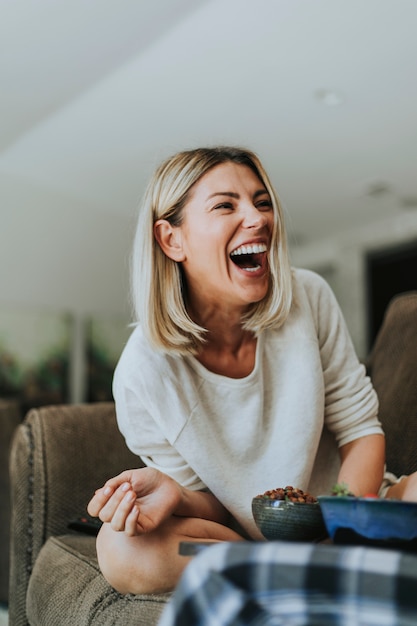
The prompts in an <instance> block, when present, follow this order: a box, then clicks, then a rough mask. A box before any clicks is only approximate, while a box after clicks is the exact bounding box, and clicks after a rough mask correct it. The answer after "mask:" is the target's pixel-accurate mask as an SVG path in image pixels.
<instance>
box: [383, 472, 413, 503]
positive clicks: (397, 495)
mask: <svg viewBox="0 0 417 626" xmlns="http://www.w3.org/2000/svg"><path fill="white" fill-rule="evenodd" d="M385 497H386V498H394V499H396V500H408V501H410V502H417V472H414V473H413V474H410V475H409V476H404V478H402V479H401V480H400V482H398V483H396V484H395V485H392V486H391V487H389V489H388V491H387V495H386V496H385Z"/></svg>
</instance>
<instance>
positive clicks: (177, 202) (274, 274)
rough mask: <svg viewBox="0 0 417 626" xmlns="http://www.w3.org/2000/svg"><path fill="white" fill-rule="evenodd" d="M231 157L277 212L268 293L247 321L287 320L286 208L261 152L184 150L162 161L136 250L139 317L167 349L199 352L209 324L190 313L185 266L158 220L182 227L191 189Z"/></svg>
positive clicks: (254, 327) (261, 325) (260, 324)
mask: <svg viewBox="0 0 417 626" xmlns="http://www.w3.org/2000/svg"><path fill="white" fill-rule="evenodd" d="M227 162H233V163H237V164H239V165H245V166H247V167H249V168H250V169H251V170H252V171H253V172H254V173H255V174H256V176H257V177H258V178H259V180H260V181H261V182H262V183H263V184H264V186H265V187H266V189H267V191H268V192H269V194H270V196H271V199H272V205H273V211H274V229H273V233H272V241H271V247H270V251H269V265H270V282H269V289H268V293H267V295H266V297H265V298H264V299H263V300H261V301H260V302H256V303H254V304H253V305H251V306H250V308H249V310H248V311H247V313H246V314H245V316H244V318H243V319H242V325H243V327H244V328H245V329H247V330H251V331H252V332H254V333H259V332H260V331H261V330H263V329H266V328H270V327H272V326H280V325H282V324H283V323H284V322H285V320H286V318H287V316H288V313H289V311H290V307H291V302H292V278H291V267H290V261H289V258H288V250H287V241H286V233H285V227H284V221H283V211H282V208H281V205H280V202H279V199H278V197H277V195H276V193H275V190H274V189H273V187H272V185H271V182H270V180H269V178H268V175H267V173H266V172H265V170H264V168H263V167H262V164H261V162H260V160H259V159H258V157H257V156H256V155H255V154H254V153H253V152H251V151H249V150H245V149H243V148H237V147H223V146H220V147H214V148H198V149H195V150H188V151H184V152H180V153H178V154H175V155H174V156H172V157H171V158H169V159H168V160H167V161H165V162H164V163H162V164H161V165H160V167H159V168H158V169H157V170H156V172H155V174H154V176H153V177H152V179H151V180H150V183H149V185H148V188H147V190H146V193H145V196H144V199H143V203H142V206H141V209H140V211H139V218H138V222H137V228H136V235H135V240H134V245H133V254H132V268H131V270H132V271H131V296H132V304H133V308H134V313H135V321H136V323H138V322H139V323H140V324H141V327H142V328H143V332H144V334H145V336H146V337H147V339H148V340H149V342H150V343H151V345H153V346H154V347H155V348H157V349H162V350H163V351H165V352H173V353H177V354H190V353H191V354H193V353H195V352H196V351H198V349H199V348H200V347H201V345H202V342H204V335H205V333H206V329H204V328H202V327H201V326H199V325H198V324H196V323H195V322H193V320H192V319H191V318H190V316H189V315H188V313H187V309H186V300H185V288H186V285H185V282H184V276H183V273H182V269H181V265H180V264H179V263H177V262H175V261H173V260H171V259H170V258H168V257H167V256H166V255H165V254H164V252H163V251H162V250H161V248H160V246H159V244H158V243H157V241H156V240H155V237H154V224H155V222H156V221H157V220H159V219H165V220H167V221H169V222H170V223H171V224H172V225H173V226H179V225H180V224H181V223H182V220H183V208H184V206H185V204H186V203H187V200H188V197H189V193H190V189H191V188H192V187H193V185H195V184H196V182H197V181H198V180H199V179H200V178H201V177H202V176H203V175H204V174H205V173H206V172H208V171H209V170H210V169H212V168H213V167H215V166H216V165H220V164H221V163H227Z"/></svg>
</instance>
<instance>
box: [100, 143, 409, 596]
mask: <svg viewBox="0 0 417 626" xmlns="http://www.w3.org/2000/svg"><path fill="white" fill-rule="evenodd" d="M132 289H133V299H134V305H135V311H136V316H137V320H138V324H137V326H136V328H135V330H134V332H133V333H132V335H131V337H130V339H129V341H128V344H127V345H126V347H125V350H124V352H123V354H122V356H121V359H120V362H119V364H118V366H117V369H116V372H115V378H114V397H115V402H116V412H117V419H118V423H119V427H120V430H121V432H122V433H123V435H124V436H125V438H126V441H127V444H128V446H129V447H130V448H131V449H132V450H133V451H134V452H135V453H137V454H138V455H140V456H141V458H142V459H143V461H144V462H145V464H146V466H147V467H146V468H143V469H136V470H134V469H133V470H128V471H126V472H123V473H122V474H121V475H120V476H117V477H115V478H112V479H111V480H109V481H108V482H107V483H106V485H104V487H102V488H100V489H98V490H97V492H96V493H95V495H94V497H93V498H92V500H91V502H90V504H89V512H90V514H92V515H98V516H99V517H100V519H101V520H102V521H103V522H104V524H103V526H102V529H101V531H100V533H99V536H98V539H97V551H98V558H99V563H100V567H101V569H102V571H103V574H104V576H105V577H106V578H107V580H108V581H109V582H110V584H112V585H113V586H114V587H115V588H116V589H118V590H119V591H120V592H122V593H126V592H131V593H144V592H157V591H164V590H168V589H172V588H173V587H174V586H175V584H176V582H177V580H178V578H179V576H180V574H181V572H182V570H183V568H184V567H185V565H186V564H187V560H188V559H187V558H185V557H183V556H179V555H178V544H179V542H180V541H183V540H200V541H221V540H227V541H235V540H236V541H238V540H242V539H244V538H252V539H261V536H260V534H259V532H258V531H257V529H256V526H255V524H254V522H253V519H252V515H251V510H250V505H251V499H252V497H253V496H254V495H257V494H258V493H263V492H264V491H266V490H267V489H271V488H275V487H277V486H284V485H286V484H293V485H294V486H297V487H300V488H302V489H304V490H308V491H310V492H312V493H316V494H318V493H326V492H328V491H329V489H330V487H331V485H332V484H333V483H335V482H337V481H338V482H345V483H347V484H348V485H349V488H350V490H351V491H352V492H353V493H355V494H358V495H360V494H364V493H368V492H377V491H378V490H379V489H380V487H381V484H382V482H383V476H384V449H385V448H384V435H383V432H382V429H381V426H380V423H379V421H378V418H377V408H378V407H377V398H376V395H375V392H374V390H373V388H372V385H371V383H370V381H369V379H368V378H367V377H366V375H365V372H364V368H363V366H362V365H360V364H359V362H358V360H357V357H356V356H355V354H354V350H353V347H352V344H351V341H350V338H349V336H348V333H347V330H346V327H345V324H344V321H343V319H342V316H341V313H340V311H339V308H338V306H337V304H336V301H335V299H334V296H333V294H332V292H331V291H330V289H329V288H328V286H327V285H326V283H325V282H324V281H323V280H322V279H321V278H320V277H319V276H317V275H316V274H314V273H312V272H309V271H306V270H292V269H291V267H290V263H289V259H288V253H287V245H286V236H285V229H284V224H283V214H282V209H281V207H280V204H279V201H278V199H277V197H276V194H275V192H274V190H273V187H272V185H271V183H270V181H269V179H268V176H267V174H266V172H265V170H264V169H263V167H262V165H261V163H260V161H259V159H258V158H257V157H256V156H255V155H254V154H253V153H251V152H249V151H247V150H242V149H238V148H223V147H220V148H209V149H197V150H191V151H187V152H182V153H179V154H177V155H175V156H173V157H172V158H171V159H169V160H167V161H166V162H165V163H163V164H162V165H161V167H160V168H159V169H158V170H157V172H156V174H155V176H154V178H153V180H152V181H151V183H150V185H149V188H148V190H147V193H146V195H145V199H144V203H143V206H142V209H141V212H140V215H139V220H138V226H137V232H136V240H135V245H134V254H133V271H132ZM395 488H398V486H396V487H395Z"/></svg>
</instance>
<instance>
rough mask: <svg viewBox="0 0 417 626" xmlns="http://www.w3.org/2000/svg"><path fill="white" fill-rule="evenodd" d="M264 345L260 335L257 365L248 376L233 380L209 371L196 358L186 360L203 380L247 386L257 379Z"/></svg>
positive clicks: (256, 356)
mask: <svg viewBox="0 0 417 626" xmlns="http://www.w3.org/2000/svg"><path fill="white" fill-rule="evenodd" d="M262 345H263V333H261V334H260V335H258V336H257V338H256V350H255V365H254V367H253V369H252V371H251V372H250V373H249V374H248V375H247V376H243V377H242V378H231V377H229V376H224V375H223V374H216V373H215V372H212V371H211V370H209V369H207V368H206V367H205V366H204V365H203V364H202V363H200V361H199V360H198V359H196V357H195V356H192V355H189V356H187V357H186V359H187V361H188V362H189V364H190V366H191V367H192V368H193V370H195V371H196V372H197V374H199V375H200V376H201V378H204V379H205V380H209V381H212V382H213V381H214V382H217V383H223V384H224V383H227V384H229V385H233V386H235V387H239V386H243V385H247V384H248V383H250V382H252V380H254V379H255V378H256V377H257V375H258V371H259V358H260V357H259V355H260V354H261V349H262Z"/></svg>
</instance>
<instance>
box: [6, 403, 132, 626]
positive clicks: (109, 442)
mask: <svg viewBox="0 0 417 626" xmlns="http://www.w3.org/2000/svg"><path fill="white" fill-rule="evenodd" d="M141 465H142V463H141V461H140V459H139V458H138V457H137V456H135V455H133V454H132V453H131V452H130V451H129V450H128V448H127V446H126V444H125V441H124V439H123V438H122V436H121V434H120V432H119V430H118V428H117V423H116V419H115V410H114V404H113V403H96V404H82V405H65V406H52V407H42V408H39V409H32V410H31V411H30V412H29V413H28V414H27V416H26V418H25V420H24V422H23V423H22V424H21V425H20V426H19V427H18V428H17V431H16V433H15V437H14V440H13V444H12V450H11V456H10V479H11V501H12V521H11V542H10V590H9V611H10V622H11V623H12V624H14V626H23V625H26V624H27V620H26V609H25V603H26V589H27V585H28V582H29V577H30V574H31V571H32V567H33V565H34V563H35V561H36V558H37V556H38V553H39V551H40V549H41V547H42V545H43V544H44V543H45V541H46V540H47V539H48V537H50V536H51V535H60V534H65V533H66V532H68V529H67V525H68V522H70V521H71V520H72V519H74V518H75V517H78V516H79V515H81V514H82V513H83V512H85V510H86V505H87V503H88V501H89V499H90V498H91V496H92V494H93V493H94V490H95V489H96V488H97V487H99V486H101V485H102V484H103V483H104V482H105V480H106V479H107V478H109V477H110V476H113V475H115V474H118V473H119V472H121V471H122V470H124V469H128V468H130V467H139V466H141Z"/></svg>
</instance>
